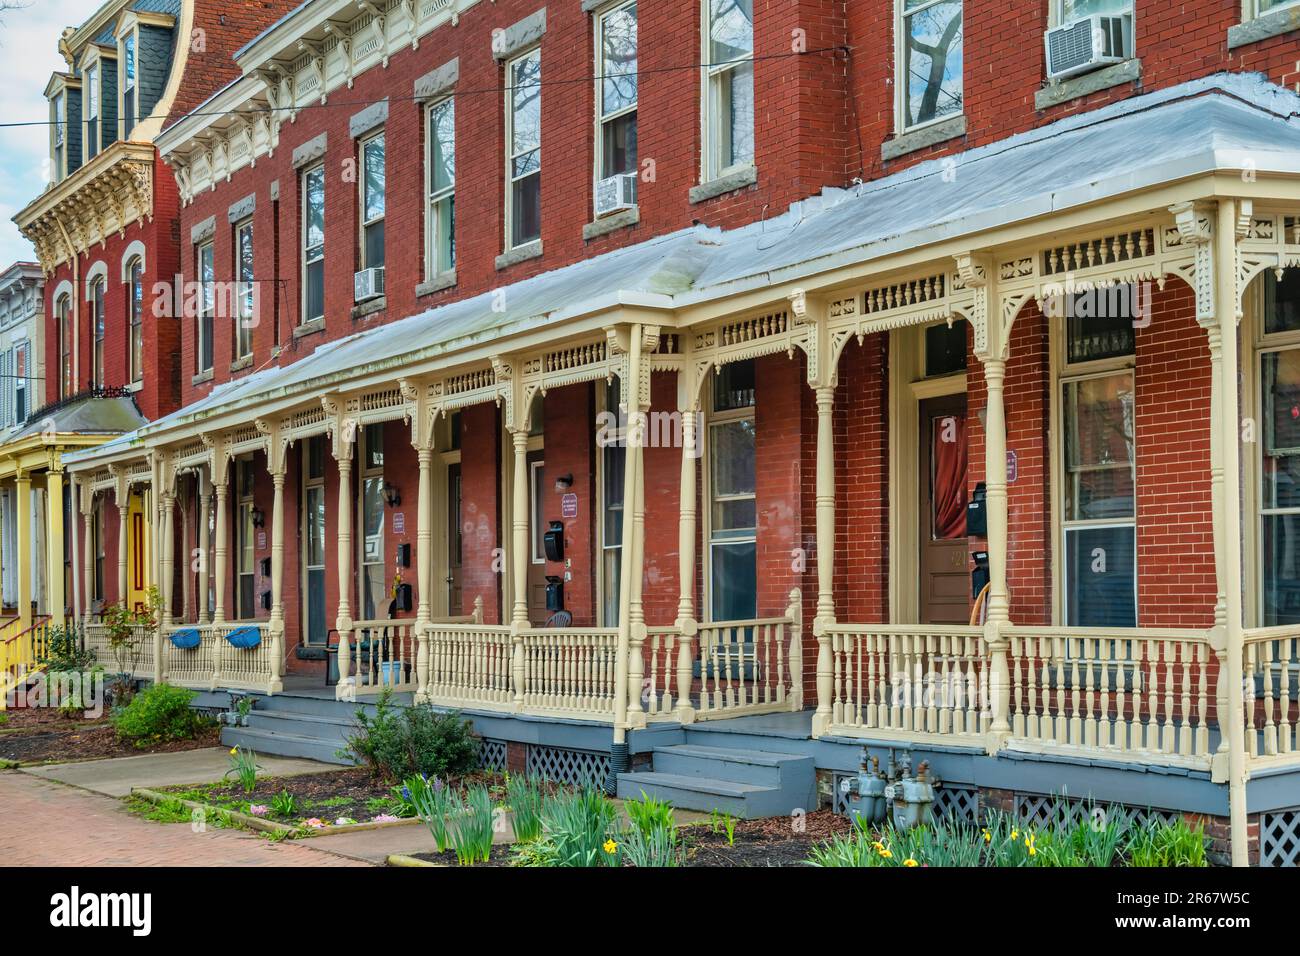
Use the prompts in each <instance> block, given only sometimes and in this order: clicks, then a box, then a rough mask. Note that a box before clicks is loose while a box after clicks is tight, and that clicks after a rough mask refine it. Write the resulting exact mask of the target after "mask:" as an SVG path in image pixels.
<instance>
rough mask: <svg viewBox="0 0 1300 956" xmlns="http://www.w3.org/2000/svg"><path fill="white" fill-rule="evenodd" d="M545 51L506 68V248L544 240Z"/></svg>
mask: <svg viewBox="0 0 1300 956" xmlns="http://www.w3.org/2000/svg"><path fill="white" fill-rule="evenodd" d="M541 84H542V51H541V50H540V49H534V50H530V51H529V52H528V53H525V54H523V56H519V57H516V58H515V59H513V60H511V61H510V62H509V63H507V64H506V144H507V145H506V240H507V242H506V246H507V248H508V249H514V248H517V247H519V246H523V245H527V244H528V243H530V242H536V241H538V240H539V239H541V237H542V85H541Z"/></svg>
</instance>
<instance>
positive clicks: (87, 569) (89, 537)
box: [77, 481, 95, 626]
mask: <svg viewBox="0 0 1300 956" xmlns="http://www.w3.org/2000/svg"><path fill="white" fill-rule="evenodd" d="M77 487H78V489H79V491H80V493H81V509H80V510H81V527H82V542H83V544H82V562H81V567H82V572H83V574H84V576H85V590H84V591H83V594H84V595H85V597H84V603H83V605H82V614H81V623H82V625H83V626H84V625H86V624H89V623H90V606H91V605H92V604H93V603H94V601H95V555H94V543H95V529H94V524H93V522H94V520H95V493H94V492H93V491H91V490H90V483H89V482H88V481H79V482H77Z"/></svg>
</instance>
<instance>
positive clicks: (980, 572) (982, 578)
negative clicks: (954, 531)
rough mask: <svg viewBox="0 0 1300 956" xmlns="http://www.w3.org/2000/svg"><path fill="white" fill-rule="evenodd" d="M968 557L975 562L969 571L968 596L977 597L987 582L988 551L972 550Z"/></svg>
mask: <svg viewBox="0 0 1300 956" xmlns="http://www.w3.org/2000/svg"><path fill="white" fill-rule="evenodd" d="M970 559H971V561H973V562H974V563H975V567H974V568H972V569H971V572H970V596H971V597H972V598H977V597H979V596H980V592H981V591H983V590H984V585H986V584H988V583H989V553H988V552H987V551H972V552H971V556H970Z"/></svg>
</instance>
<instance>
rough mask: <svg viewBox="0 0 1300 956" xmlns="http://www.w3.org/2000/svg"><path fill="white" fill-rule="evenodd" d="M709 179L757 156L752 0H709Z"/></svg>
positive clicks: (707, 177) (749, 161) (707, 173)
mask: <svg viewBox="0 0 1300 956" xmlns="http://www.w3.org/2000/svg"><path fill="white" fill-rule="evenodd" d="M706 59H707V60H708V63H707V65H706V67H705V70H706V76H707V83H708V90H707V109H708V116H707V117H706V127H707V129H708V136H709V140H710V143H711V149H710V150H709V153H708V155H707V157H706V159H707V162H706V168H705V178H706V179H716V178H717V177H719V176H721V175H722V174H723V173H725V172H727V171H728V170H730V169H733V168H735V167H739V166H744V165H747V164H749V163H752V162H753V161H754V4H753V0H709V24H708V49H707V50H706Z"/></svg>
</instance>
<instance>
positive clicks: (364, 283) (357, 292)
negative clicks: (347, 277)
mask: <svg viewBox="0 0 1300 956" xmlns="http://www.w3.org/2000/svg"><path fill="white" fill-rule="evenodd" d="M352 291H353V296H352V297H353V299H355V300H356V301H357V302H365V301H366V300H367V299H377V298H379V297H380V296H381V295H383V294H384V267H383V266H379V267H378V268H375V269H362V270H361V271H360V272H358V273H356V274H355V275H353V276H352Z"/></svg>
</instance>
